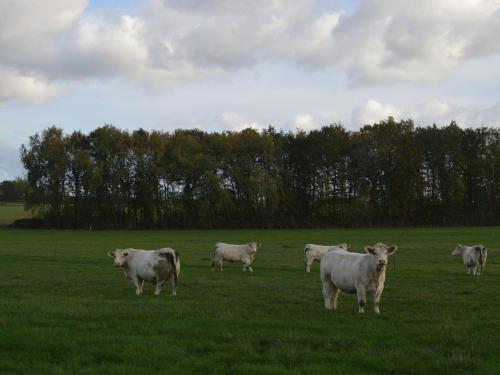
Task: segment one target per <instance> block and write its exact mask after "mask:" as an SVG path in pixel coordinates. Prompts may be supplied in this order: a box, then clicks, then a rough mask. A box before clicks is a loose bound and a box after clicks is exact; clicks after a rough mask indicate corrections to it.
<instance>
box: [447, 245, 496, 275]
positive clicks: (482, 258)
mask: <svg viewBox="0 0 500 375" xmlns="http://www.w3.org/2000/svg"><path fill="white" fill-rule="evenodd" d="M451 255H455V256H459V255H461V256H462V258H463V260H464V264H465V267H467V273H468V274H470V273H471V271H472V274H473V275H474V276H479V275H481V272H483V269H484V266H485V265H486V258H487V257H488V251H487V250H486V248H485V247H484V246H483V245H474V246H463V245H457V247H455V249H454V250H453V252H452V253H451Z"/></svg>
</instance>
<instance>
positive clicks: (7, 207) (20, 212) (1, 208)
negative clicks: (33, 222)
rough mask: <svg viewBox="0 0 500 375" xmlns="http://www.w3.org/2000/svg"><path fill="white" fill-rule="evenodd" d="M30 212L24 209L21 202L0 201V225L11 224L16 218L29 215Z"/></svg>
mask: <svg viewBox="0 0 500 375" xmlns="http://www.w3.org/2000/svg"><path fill="white" fill-rule="evenodd" d="M31 216H32V215H31V212H30V211H26V210H25V209H24V204H22V203H2V202H0V226H4V225H9V224H12V223H13V222H14V221H16V220H17V219H24V218H29V217H31Z"/></svg>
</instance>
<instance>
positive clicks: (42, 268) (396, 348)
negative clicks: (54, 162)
mask: <svg viewBox="0 0 500 375" xmlns="http://www.w3.org/2000/svg"><path fill="white" fill-rule="evenodd" d="M250 240H257V241H259V242H261V243H262V244H263V246H262V248H261V249H259V252H258V253H257V255H256V260H255V263H254V270H255V272H254V273H253V274H250V273H243V272H242V271H241V267H240V265H239V264H226V265H225V268H224V272H223V273H215V272H211V271H210V269H209V263H210V258H211V255H212V246H213V244H214V243H215V242H217V241H225V242H247V241H250ZM344 241H345V242H348V243H351V244H352V250H353V251H360V250H361V248H362V246H363V245H365V244H373V243H375V242H378V241H382V242H385V243H387V244H397V245H399V250H398V252H397V253H396V255H395V256H394V257H391V258H390V260H389V267H388V271H387V280H386V287H385V290H384V294H383V295H382V300H381V314H380V316H376V315H374V314H373V313H372V309H371V298H369V299H368V306H367V309H366V310H367V313H366V314H365V315H359V314H358V313H357V306H356V297H355V296H354V295H347V294H341V295H340V297H339V307H338V311H337V312H335V313H333V312H327V311H325V310H324V307H323V300H322V295H321V283H320V280H319V267H318V264H317V263H315V264H314V265H313V267H312V272H311V273H309V274H308V273H305V272H304V271H303V255H302V248H303V245H304V244H305V243H308V242H313V243H325V244H326V243H339V242H344ZM478 242H481V243H483V244H484V245H485V246H486V247H487V248H488V249H489V257H488V263H487V265H486V268H485V273H484V275H482V276H480V277H473V276H469V275H466V273H465V267H464V266H463V264H462V260H461V259H460V258H457V257H452V256H451V255H450V253H451V250H452V248H453V247H454V245H455V244H456V243H464V244H474V243H478ZM164 246H171V247H173V248H175V249H177V250H178V251H179V252H180V254H181V262H182V270H181V274H180V284H179V288H178V290H177V297H175V298H173V297H172V296H171V295H170V290H169V288H168V287H167V288H165V289H164V292H163V294H162V295H161V296H160V297H155V296H154V295H153V287H152V286H151V285H146V286H145V287H144V291H145V294H144V295H142V296H136V295H135V291H134V288H133V287H132V284H131V283H130V282H129V281H127V280H125V279H124V277H123V273H122V272H121V271H120V270H117V269H114V268H113V267H112V260H111V259H110V258H108V257H106V255H105V253H106V251H108V250H110V249H115V248H120V247H137V248H149V249H154V248H159V247H164ZM499 254H500V229H499V228H498V227H497V228H440V229H436V228H432V229H353V230H228V231H91V232H89V231H56V230H31V231H30V230H12V229H0V290H1V296H0V373H1V374H145V373H168V374H200V373H203V374H499V373H500V297H499V294H498V293H499V285H500V261H499Z"/></svg>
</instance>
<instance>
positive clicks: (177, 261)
mask: <svg viewBox="0 0 500 375" xmlns="http://www.w3.org/2000/svg"><path fill="white" fill-rule="evenodd" d="M174 257H175V272H176V273H177V278H179V274H180V273H181V255H180V254H179V252H178V251H177V250H174Z"/></svg>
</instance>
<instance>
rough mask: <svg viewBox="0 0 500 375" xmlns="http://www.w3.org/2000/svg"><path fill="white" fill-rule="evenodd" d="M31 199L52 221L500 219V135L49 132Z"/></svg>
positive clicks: (31, 160)
mask: <svg viewBox="0 0 500 375" xmlns="http://www.w3.org/2000/svg"><path fill="white" fill-rule="evenodd" d="M21 154H22V161H23V163H24V167H25V169H26V171H27V191H26V198H25V199H26V205H27V206H28V207H29V208H39V209H40V210H39V212H41V215H42V216H43V217H42V218H43V219H44V220H45V222H46V223H47V224H48V225H50V226H52V227H75V228H88V227H89V226H93V227H96V228H169V227H176V228H190V227H203V228H231V227H234V228H239V227H264V228H267V227H278V228H279V227H307V226H384V225H455V224H468V225H472V224H498V223H500V204H499V202H498V197H499V193H500V131H499V129H497V128H477V129H461V128H460V127H458V126H457V125H456V124H455V123H454V122H452V123H451V124H450V125H448V126H446V127H441V128H438V127H437V126H435V125H434V126H430V127H415V126H414V124H413V122H412V121H411V120H402V121H399V122H397V121H395V120H394V119H393V118H389V119H388V120H386V121H382V122H380V123H378V124H375V125H370V126H365V127H363V128H361V129H360V130H359V131H347V130H346V129H345V128H343V127H342V126H340V125H330V126H326V127H323V128H321V129H319V130H313V131H310V132H303V131H300V132H297V133H291V132H283V131H280V132H277V131H276V130H275V129H274V128H272V127H269V128H268V129H267V130H264V131H262V132H257V131H255V130H252V129H245V130H243V131H241V132H222V133H207V132H204V131H201V130H176V131H174V132H172V133H167V132H158V131H153V132H147V131H145V130H143V129H139V130H136V131H133V132H131V133H130V132H127V131H123V130H119V129H117V128H115V127H113V126H111V125H106V126H103V127H100V128H97V129H95V130H94V131H93V132H91V133H90V134H88V135H86V134H83V133H81V132H73V133H72V134H69V135H65V134H63V132H62V130H61V129H58V128H56V127H50V128H47V129H45V130H43V131H42V132H41V133H40V134H35V135H33V136H32V137H30V139H29V141H28V142H27V144H25V145H23V146H22V149H21Z"/></svg>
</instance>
